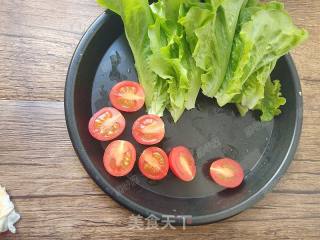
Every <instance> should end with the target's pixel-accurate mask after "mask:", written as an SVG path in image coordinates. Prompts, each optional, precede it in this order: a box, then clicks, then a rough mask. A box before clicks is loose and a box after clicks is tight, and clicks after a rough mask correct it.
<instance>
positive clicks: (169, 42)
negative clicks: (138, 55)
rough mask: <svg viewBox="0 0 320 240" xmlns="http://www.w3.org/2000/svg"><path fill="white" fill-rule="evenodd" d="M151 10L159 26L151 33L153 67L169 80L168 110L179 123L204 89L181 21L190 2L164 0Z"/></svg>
mask: <svg viewBox="0 0 320 240" xmlns="http://www.w3.org/2000/svg"><path fill="white" fill-rule="evenodd" d="M191 2H193V1H191ZM182 3H183V4H184V5H182ZM150 8H151V10H152V13H153V17H154V19H155V23H154V24H153V25H150V26H149V30H148V36H149V38H150V45H151V50H152V54H151V56H150V57H149V65H150V67H151V68H152V71H153V72H154V73H155V74H157V75H158V76H159V77H161V78H162V79H165V80H166V81H167V85H168V89H167V92H168V95H169V102H168V105H167V108H168V110H169V111H170V113H171V115H172V117H173V119H174V121H177V120H178V119H179V118H180V116H181V115H182V113H183V112H184V110H185V108H187V109H191V108H194V106H195V101H196V97H197V95H198V92H199V89H200V71H199V69H198V68H197V67H196V64H195V61H194V59H193V58H192V54H191V51H190V49H189V45H188V43H187V41H186V36H185V33H184V29H183V26H182V25H181V24H179V22H178V18H179V16H180V14H183V12H184V11H185V8H186V1H176V0H160V1H158V2H156V3H153V4H152V5H151V6H150Z"/></svg>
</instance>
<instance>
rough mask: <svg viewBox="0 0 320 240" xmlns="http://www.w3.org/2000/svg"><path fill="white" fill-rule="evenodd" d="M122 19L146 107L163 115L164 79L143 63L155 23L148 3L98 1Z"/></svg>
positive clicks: (147, 56) (154, 112) (144, 0)
mask: <svg viewBox="0 0 320 240" xmlns="http://www.w3.org/2000/svg"><path fill="white" fill-rule="evenodd" d="M97 2H98V3H99V4H100V5H101V6H103V7H105V8H109V9H110V10H112V11H113V12H115V13H117V14H118V15H120V16H121V18H122V21H123V23H124V26H125V32H126V36H127V39H128V42H129V44H130V47H131V50H132V53H133V55H134V59H135V66H136V70H137V73H138V77H139V82H140V83H141V85H142V86H143V88H144V90H145V94H146V106H147V108H148V111H149V112H150V113H153V114H158V115H162V113H163V111H164V109H165V107H166V104H167V102H168V96H167V86H166V83H165V81H164V80H163V79H161V78H160V77H159V76H157V75H156V74H154V73H153V72H152V70H151V68H150V66H148V64H146V59H148V58H149V56H150V55H151V47H150V40H149V37H148V28H149V26H150V25H152V24H154V19H153V16H152V12H151V10H150V7H149V3H148V1H147V0H97Z"/></svg>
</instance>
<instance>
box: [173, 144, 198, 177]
mask: <svg viewBox="0 0 320 240" xmlns="http://www.w3.org/2000/svg"><path fill="white" fill-rule="evenodd" d="M181 152H183V153H184V155H186V156H187V158H188V159H190V160H191V161H192V165H191V171H192V175H191V176H185V175H184V174H183V173H182V172H181V171H180V170H179V169H178V165H177V161H178V156H177V154H179V153H181ZM169 166H170V170H171V171H172V172H173V174H174V175H175V176H176V177H178V178H179V179H181V180H182V181H185V182H190V181H192V180H193V179H194V178H195V176H196V170H197V169H196V165H195V161H194V158H193V156H192V154H191V152H190V151H189V149H188V148H186V147H184V146H177V147H174V148H173V149H172V150H171V152H170V154H169Z"/></svg>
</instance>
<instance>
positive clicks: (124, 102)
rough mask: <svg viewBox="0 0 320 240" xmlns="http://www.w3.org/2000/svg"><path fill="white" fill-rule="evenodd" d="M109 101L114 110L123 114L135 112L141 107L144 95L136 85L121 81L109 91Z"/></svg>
mask: <svg viewBox="0 0 320 240" xmlns="http://www.w3.org/2000/svg"><path fill="white" fill-rule="evenodd" d="M109 99H110V102H111V104H112V106H114V107H115V108H117V109H119V110H121V111H124V112H135V111H138V110H139V109H141V108H142V107H143V105H144V100H145V95H144V91H143V88H142V87H141V86H140V85H139V84H138V83H136V82H132V81H122V82H119V83H117V84H116V85H115V86H114V87H113V88H112V89H111V91H110V94H109Z"/></svg>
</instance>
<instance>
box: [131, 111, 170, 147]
mask: <svg viewBox="0 0 320 240" xmlns="http://www.w3.org/2000/svg"><path fill="white" fill-rule="evenodd" d="M164 133H165V129H164V123H163V121H162V119H161V118H160V117H158V116H156V115H151V114H149V115H144V116H142V117H139V118H138V119H137V120H136V121H135V122H134V124H133V126H132V135H133V137H134V139H135V140H136V141H137V142H138V143H140V144H144V145H153V144H156V143H159V142H161V140H162V139H163V137H164Z"/></svg>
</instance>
